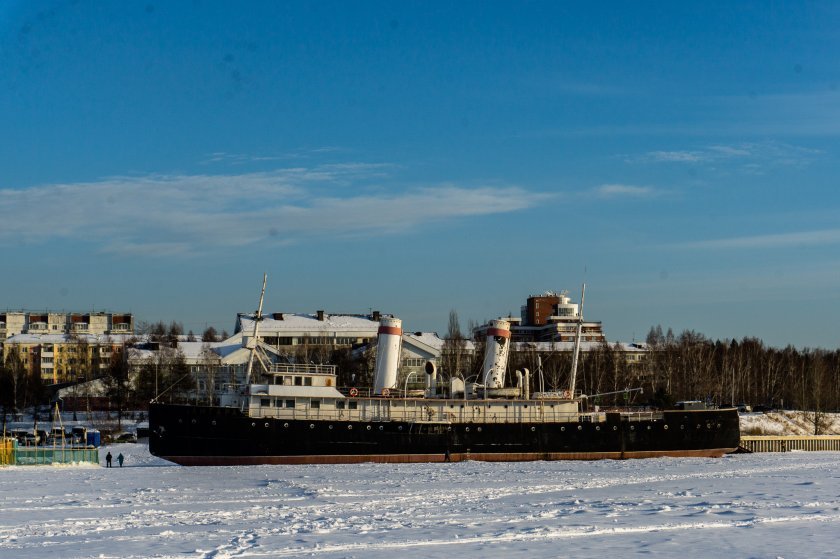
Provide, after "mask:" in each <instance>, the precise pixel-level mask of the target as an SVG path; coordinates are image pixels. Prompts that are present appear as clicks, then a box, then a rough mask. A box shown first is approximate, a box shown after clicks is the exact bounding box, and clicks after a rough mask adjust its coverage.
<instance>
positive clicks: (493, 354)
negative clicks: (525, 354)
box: [482, 320, 510, 389]
mask: <svg viewBox="0 0 840 559" xmlns="http://www.w3.org/2000/svg"><path fill="white" fill-rule="evenodd" d="M508 349H510V322H508V321H507V320H491V321H490V327H489V328H487V347H486V348H485V350H484V366H483V368H482V370H483V371H484V386H485V388H489V389H493V388H504V386H505V369H506V368H507V359H508Z"/></svg>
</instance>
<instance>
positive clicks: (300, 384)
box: [295, 377, 303, 386]
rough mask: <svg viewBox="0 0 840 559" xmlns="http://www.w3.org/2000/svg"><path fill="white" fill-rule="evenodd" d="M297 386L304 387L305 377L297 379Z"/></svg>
mask: <svg viewBox="0 0 840 559" xmlns="http://www.w3.org/2000/svg"><path fill="white" fill-rule="evenodd" d="M295 386H303V377H295Z"/></svg>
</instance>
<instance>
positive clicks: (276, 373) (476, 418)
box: [248, 365, 579, 424]
mask: <svg viewBox="0 0 840 559" xmlns="http://www.w3.org/2000/svg"><path fill="white" fill-rule="evenodd" d="M267 378H268V379H269V380H270V382H269V383H266V384H252V385H251V386H250V396H249V402H248V415H249V416H250V417H253V418H278V419H290V420H293V419H307V420H328V421H341V420H345V421H416V422H423V423H445V424H449V423H473V422H484V421H491V422H500V423H510V422H522V421H577V420H578V417H579V414H578V413H577V412H578V410H577V404H576V403H574V402H569V401H551V400H544V401H533V400H487V399H481V400H467V399H426V398H387V397H386V398H381V397H370V396H362V397H347V396H345V395H344V394H342V393H341V392H339V391H338V390H337V388H336V374H335V366H334V365H288V366H286V365H275V367H274V368H273V369H272V371H271V372H270V373H268V375H267Z"/></svg>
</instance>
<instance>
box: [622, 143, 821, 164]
mask: <svg viewBox="0 0 840 559" xmlns="http://www.w3.org/2000/svg"><path fill="white" fill-rule="evenodd" d="M822 154H823V152H822V151H821V150H818V149H813V148H807V147H803V146H796V145H792V144H786V143H781V142H761V143H755V142H742V143H738V144H731V145H723V144H716V145H711V146H706V147H703V148H699V149H694V150H674V151H664V150H657V151H649V152H647V153H644V154H641V155H635V156H630V157H625V161H626V162H628V163H677V164H679V163H685V164H691V165H693V164H701V163H721V162H734V163H736V164H738V165H741V166H742V168H743V169H744V170H754V169H756V168H762V167H769V166H778V165H785V166H789V165H806V164H808V163H810V162H811V161H813V160H814V159H815V158H816V157H818V156H819V155H822Z"/></svg>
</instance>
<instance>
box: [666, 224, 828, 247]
mask: <svg viewBox="0 0 840 559" xmlns="http://www.w3.org/2000/svg"><path fill="white" fill-rule="evenodd" d="M835 244H840V229H823V230H818V231H799V232H793V233H778V234H773V235H754V236H748V237H730V238H727V239H709V240H704V241H697V242H690V243H682V244H678V245H674V247H675V248H686V249H704V250H718V249H720V250H726V249H732V250H737V249H776V248H789V247H805V246H823V245H835Z"/></svg>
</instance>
